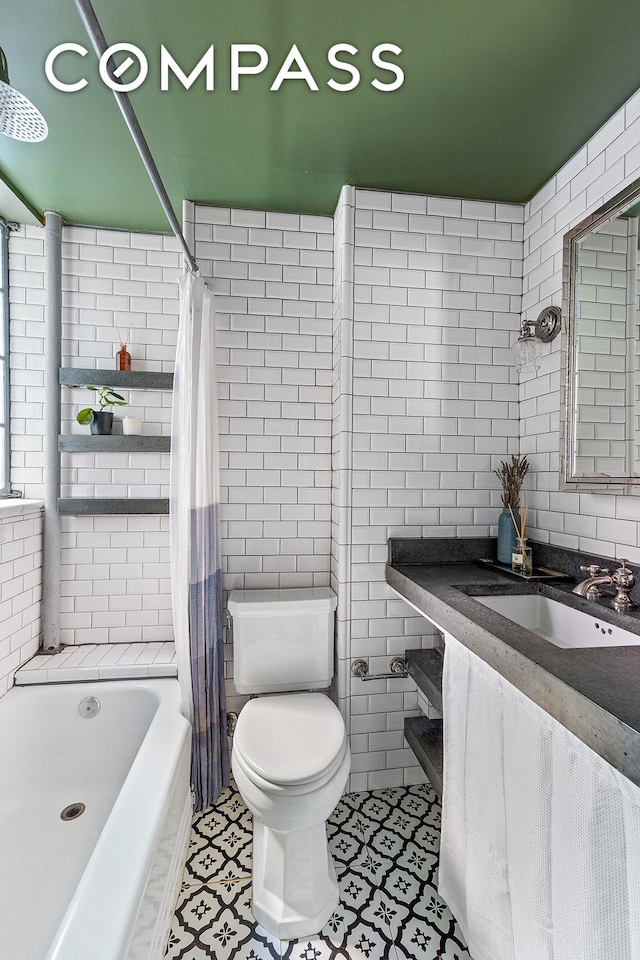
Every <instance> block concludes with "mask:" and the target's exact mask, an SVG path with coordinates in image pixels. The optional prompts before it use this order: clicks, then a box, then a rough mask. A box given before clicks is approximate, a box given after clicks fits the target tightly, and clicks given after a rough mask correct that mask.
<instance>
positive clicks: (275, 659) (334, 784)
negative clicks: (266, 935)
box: [227, 587, 351, 940]
mask: <svg viewBox="0 0 640 960" xmlns="http://www.w3.org/2000/svg"><path fill="white" fill-rule="evenodd" d="M336 603H337V598H336V595H335V593H333V591H332V590H330V589H329V588H328V587H320V588H316V589H304V588H296V589H290V590H234V591H232V592H231V594H230V596H229V601H228V604H227V606H228V608H229V613H230V614H231V616H232V626H233V680H234V683H235V686H236V689H237V690H238V692H239V693H242V694H252V695H254V699H252V700H250V701H249V702H248V703H247V704H245V706H244V707H243V708H242V710H241V711H240V715H239V717H238V722H237V724H236V728H235V733H234V738H233V750H232V754H231V764H232V768H233V773H234V776H235V779H236V783H237V785H238V789H239V791H240V794H241V796H242V797H243V799H244V801H245V803H246V804H247V806H248V807H249V809H250V810H251V812H252V814H253V914H254V916H255V918H256V920H257V921H258V922H259V923H261V924H262V926H263V927H265V929H266V930H268V931H269V932H270V933H272V934H273V935H274V936H275V937H278V939H280V940H293V939H297V938H298V937H310V936H313V935H314V934H316V933H319V932H320V930H321V929H322V927H323V926H324V924H325V923H326V922H327V920H328V919H329V917H330V916H331V914H332V913H333V911H334V910H335V908H336V906H337V904H338V884H337V882H336V873H335V869H334V866H333V861H332V859H331V854H330V853H329V848H328V846H327V834H326V827H325V821H326V819H327V817H328V816H329V815H330V813H331V811H332V810H333V808H334V807H335V805H336V804H337V802H338V800H339V799H340V797H341V795H342V792H343V790H344V788H345V786H346V783H347V778H348V776H349V767H350V763H351V757H350V753H349V743H348V739H347V733H346V729H345V725H344V721H343V719H342V716H341V714H340V711H339V710H338V708H337V707H336V705H335V704H334V703H333V702H332V701H331V700H330V699H329V697H328V696H327V695H326V693H318V692H315V691H320V690H323V691H326V690H327V688H328V687H329V686H330V684H331V679H332V677H333V621H334V611H335V609H336Z"/></svg>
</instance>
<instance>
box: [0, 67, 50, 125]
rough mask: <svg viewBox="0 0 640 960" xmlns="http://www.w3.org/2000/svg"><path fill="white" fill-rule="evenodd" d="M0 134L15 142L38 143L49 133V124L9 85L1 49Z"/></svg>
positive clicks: (7, 72)
mask: <svg viewBox="0 0 640 960" xmlns="http://www.w3.org/2000/svg"><path fill="white" fill-rule="evenodd" d="M0 133H4V135H5V137H11V138H12V139H13V140H24V141H25V142H27V143H38V142H39V141H40V140H44V139H45V138H46V136H47V134H48V133H49V128H48V127H47V122H46V120H45V119H44V117H43V116H42V114H41V113H40V111H39V110H38V109H37V107H34V105H33V104H32V103H31V100H29V98H28V97H25V95H24V94H23V93H20V91H19V90H16V89H15V87H12V86H11V84H10V83H9V68H8V67H7V58H6V57H5V55H4V51H3V50H2V48H0Z"/></svg>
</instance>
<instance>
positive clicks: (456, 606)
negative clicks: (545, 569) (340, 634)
mask: <svg viewBox="0 0 640 960" xmlns="http://www.w3.org/2000/svg"><path fill="white" fill-rule="evenodd" d="M440 542H441V543H442V541H440ZM455 543H456V541H449V544H448V550H447V554H445V556H448V557H449V558H450V562H438V561H436V560H435V557H433V558H432V557H429V561H430V562H427V563H420V562H415V561H416V560H417V559H418V558H417V556H412V557H411V560H410V562H409V563H398V562H397V561H398V555H397V552H396V555H395V557H394V555H393V552H392V554H391V556H392V561H393V562H392V563H389V564H388V565H387V583H389V585H390V586H391V587H393V588H394V590H396V591H397V592H398V593H399V594H400V595H401V596H402V597H403V598H404V599H405V600H407V601H408V602H409V603H410V604H412V605H413V606H414V607H415V608H416V609H417V610H418V611H419V612H420V613H422V614H424V615H425V616H426V617H428V618H429V619H430V620H431V621H432V622H434V623H435V624H436V625H437V626H438V627H439V628H441V629H442V630H445V631H446V632H448V633H450V634H452V635H453V636H454V637H456V639H457V640H459V641H460V642H461V643H463V644H464V645H465V646H466V647H468V648H469V649H470V650H472V651H473V652H474V653H475V654H477V656H479V657H481V658H482V659H483V660H484V661H485V662H486V663H488V664H489V665H490V666H492V667H493V668H494V669H495V670H497V671H498V672H499V673H500V674H501V675H502V676H503V677H505V679H506V680H508V681H509V682H510V683H512V684H513V685H514V686H515V687H517V688H518V689H519V690H521V691H522V693H524V694H525V696H527V697H529V698H530V699H531V700H533V701H534V702H535V703H537V704H539V706H541V707H542V708H543V709H544V710H546V711H547V712H548V713H549V714H551V716H553V717H555V719H556V720H558V721H559V722H560V723H562V724H563V725H564V726H565V727H567V728H568V729H569V730H571V731H572V732H573V733H574V734H575V735H576V736H577V737H579V739H580V740H582V741H583V742H584V743H586V744H587V745H588V746H589V747H591V749H593V750H595V752H596V753H598V754H599V755H600V756H601V757H603V758H604V759H605V760H607V761H608V762H609V763H610V764H611V765H612V766H614V767H615V768H616V769H617V770H619V771H620V772H621V773H623V774H624V775H625V776H627V777H628V778H629V779H630V780H631V781H633V783H635V784H636V785H637V786H640V646H637V647H636V646H627V647H586V648H574V649H564V648H561V647H556V646H555V645H554V644H552V643H550V642H549V641H547V640H544V639H542V638H541V637H539V636H537V634H535V633H532V632H531V631H529V630H526V629H524V628H523V627H521V626H519V625H518V624H515V623H513V622H512V621H511V620H507V619H506V618H505V617H503V616H502V615H501V614H499V613H496V612H495V611H493V610H490V609H489V608H488V607H485V606H483V605H482V604H480V603H478V602H477V600H475V599H474V594H475V595H476V596H478V595H487V594H505V593H512V594H522V593H535V592H540V593H542V594H544V595H545V596H548V597H551V598H552V599H554V600H560V601H561V602H564V603H567V604H568V605H570V606H572V607H575V608H576V609H577V610H581V611H583V612H584V613H587V614H588V615H589V616H592V617H596V618H598V619H599V620H602V621H604V622H609V623H612V624H616V625H618V626H621V627H624V629H626V630H630V631H632V632H634V633H638V634H639V635H640V616H639V615H638V613H637V612H636V613H635V615H632V616H630V615H628V614H621V613H616V612H615V611H614V610H613V609H612V608H610V607H607V606H606V601H605V602H604V603H598V602H596V603H594V602H593V601H588V600H585V599H583V598H582V597H579V596H577V595H576V594H573V593H571V588H572V586H574V585H575V581H572V582H571V583H557V584H551V583H546V582H545V583H527V582H524V581H520V580H517V579H515V578H512V577H510V576H509V575H508V574H503V573H500V572H498V571H496V570H492V569H491V568H488V567H483V566H481V565H480V564H478V563H477V562H475V560H474V559H472V558H470V559H468V560H467V562H465V561H464V560H463V559H459V557H460V555H461V553H462V555H464V554H465V550H464V549H462V550H461V549H460V548H459V547H453V544H455ZM482 544H485V542H484V541H482ZM474 546H475V545H474ZM477 546H478V552H477V556H478V557H479V556H483V555H484V556H487V555H488V554H487V552H486V550H483V547H482V546H481V542H480V541H478V544H477ZM434 547H435V544H434V545H433V546H432V548H431V549H432V550H433V548H434ZM471 553H472V554H473V553H476V551H475V550H471ZM466 555H467V556H469V551H466ZM401 559H405V556H404V555H402V556H401ZM406 559H409V558H408V557H406ZM411 561H413V562H411Z"/></svg>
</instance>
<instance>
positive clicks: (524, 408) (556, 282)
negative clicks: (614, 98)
mask: <svg viewBox="0 0 640 960" xmlns="http://www.w3.org/2000/svg"><path fill="white" fill-rule="evenodd" d="M638 177H640V92H638V93H636V94H634V95H633V96H632V97H631V99H630V100H628V101H627V103H626V104H625V106H624V107H622V108H621V109H620V110H619V111H618V112H617V113H616V114H615V115H614V116H613V117H612V118H611V120H609V121H608V122H607V123H606V124H605V125H604V126H603V127H602V128H601V129H600V130H599V131H598V132H597V133H596V134H595V135H594V136H593V137H592V138H591V140H589V141H588V143H587V144H586V145H585V146H584V147H583V148H582V149H581V150H580V151H578V153H577V154H576V155H575V156H574V157H573V158H572V159H571V160H569V162H568V163H566V164H565V165H564V167H562V168H561V169H560V170H559V171H558V173H557V174H556V175H555V176H554V177H552V179H551V180H550V181H549V182H548V183H546V184H545V185H544V187H542V189H541V190H540V191H538V193H537V194H536V195H535V196H534V197H533V198H532V200H531V201H530V202H529V203H528V204H527V205H526V207H525V221H524V237H525V240H524V281H523V302H522V307H523V315H524V316H526V317H528V318H533V319H535V317H536V316H537V315H538V313H539V311H540V310H541V309H542V308H543V307H546V306H548V305H549V304H555V305H557V306H559V305H560V303H561V300H562V243H563V237H564V234H565V233H566V232H567V231H568V230H570V229H572V228H573V227H575V226H576V225H577V224H578V223H580V221H581V220H582V219H584V217H586V216H587V215H588V214H590V213H592V212H593V211H594V210H596V209H597V208H598V207H599V206H600V205H601V204H603V203H605V202H606V201H607V200H610V199H611V198H612V197H614V196H615V195H616V194H617V193H618V192H620V191H621V190H622V189H623V188H624V187H626V186H627V185H628V184H630V183H632V182H633V181H634V180H635V179H637V178H638ZM560 362H561V346H560V338H557V339H556V340H555V341H554V342H553V343H552V344H550V345H549V346H548V347H543V357H542V360H541V361H540V370H539V372H538V373H537V375H536V376H535V377H532V376H529V377H528V378H527V379H525V380H523V382H522V384H521V387H520V417H521V443H520V452H521V453H522V454H526V455H527V456H528V458H529V460H530V462H531V466H532V471H531V473H530V475H529V477H528V478H527V486H528V488H529V490H528V493H527V496H528V499H529V502H530V505H531V507H532V508H535V509H532V512H531V514H530V523H531V536H532V537H533V538H535V539H537V540H541V541H544V542H549V543H554V544H558V545H560V546H566V547H572V548H575V549H580V550H583V551H585V552H587V553H594V554H600V555H603V554H604V555H605V556H609V557H615V556H618V557H619V556H624V557H627V558H629V560H631V561H632V562H634V563H640V539H639V537H640V499H639V498H637V497H634V496H623V495H617V494H608V493H607V494H605V493H603V494H600V493H598V494H591V493H575V492H560V491H559V459H560V383H561V370H560Z"/></svg>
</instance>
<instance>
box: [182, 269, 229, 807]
mask: <svg viewBox="0 0 640 960" xmlns="http://www.w3.org/2000/svg"><path fill="white" fill-rule="evenodd" d="M179 283H180V326H179V328H178V343H177V347H176V364H175V375H174V385H173V416H172V429H171V479H170V531H171V532H170V546H171V593H172V604H173V620H174V632H175V643H176V657H177V661H178V676H179V679H180V685H181V689H182V703H183V707H182V709H183V712H184V715H185V716H186V717H187V718H188V719H189V720H190V721H191V724H192V727H193V744H192V753H191V783H192V785H193V789H194V801H195V809H196V810H203V809H205V808H206V807H208V806H211V805H212V804H213V803H215V801H216V800H217V798H218V795H219V793H220V791H221V790H222V788H223V787H224V786H226V785H227V784H228V783H229V750H228V744H227V733H226V729H227V717H226V706H225V694H224V657H223V635H222V629H223V624H222V582H221V579H222V572H221V559H220V483H219V460H220V457H219V440H218V398H217V391H216V375H215V374H216V371H215V317H214V306H213V294H212V293H211V291H210V289H209V288H208V287H207V285H206V283H205V282H204V280H202V279H201V278H200V277H199V276H197V275H196V274H193V273H190V272H189V273H186V274H185V275H184V276H183V277H181V278H180V280H179Z"/></svg>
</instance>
